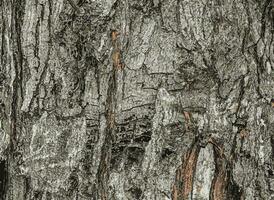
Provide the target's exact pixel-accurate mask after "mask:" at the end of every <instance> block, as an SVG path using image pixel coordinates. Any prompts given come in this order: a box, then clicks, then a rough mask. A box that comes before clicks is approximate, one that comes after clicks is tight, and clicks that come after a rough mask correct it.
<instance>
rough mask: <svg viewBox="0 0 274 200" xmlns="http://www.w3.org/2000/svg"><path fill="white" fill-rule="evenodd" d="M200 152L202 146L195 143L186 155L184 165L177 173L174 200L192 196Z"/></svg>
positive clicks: (173, 191) (173, 192) (173, 193)
mask: <svg viewBox="0 0 274 200" xmlns="http://www.w3.org/2000/svg"><path fill="white" fill-rule="evenodd" d="M199 152H200V146H199V145H198V144H196V143H195V144H194V145H192V147H191V148H190V149H189V151H188V152H187V153H186V154H185V156H184V161H183V164H182V165H181V166H180V167H179V168H178V169H177V172H176V178H175V184H174V185H173V190H172V199H173V200H181V199H188V197H189V196H190V195H191V192H192V188H193V179H194V174H195V169H196V164H197V159H198V155H199Z"/></svg>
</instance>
